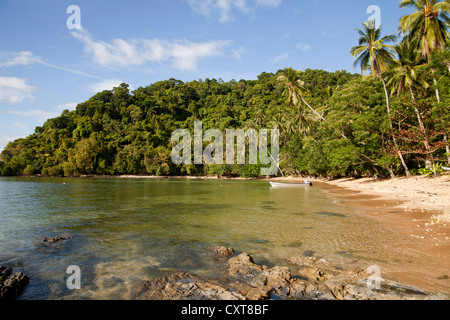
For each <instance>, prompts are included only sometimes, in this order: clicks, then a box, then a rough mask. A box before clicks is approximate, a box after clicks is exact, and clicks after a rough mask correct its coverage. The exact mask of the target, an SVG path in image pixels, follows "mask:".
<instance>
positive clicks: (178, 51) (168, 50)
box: [72, 30, 228, 70]
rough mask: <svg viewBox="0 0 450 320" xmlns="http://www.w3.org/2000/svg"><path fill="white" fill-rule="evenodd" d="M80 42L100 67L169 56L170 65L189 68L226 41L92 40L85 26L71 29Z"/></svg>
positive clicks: (148, 60) (123, 64)
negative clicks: (108, 41) (81, 28)
mask: <svg viewBox="0 0 450 320" xmlns="http://www.w3.org/2000/svg"><path fill="white" fill-rule="evenodd" d="M72 35H73V36H74V37H75V38H77V39H78V40H79V41H81V42H82V43H83V44H84V51H85V52H86V53H87V54H88V55H89V56H91V57H92V60H93V61H94V62H95V63H97V64H99V65H100V66H102V67H112V68H113V67H129V66H142V65H144V64H146V63H148V62H153V63H161V62H163V61H167V60H171V61H172V64H173V67H175V68H177V69H180V70H193V69H195V68H196V67H197V64H198V62H199V60H200V59H204V58H208V57H212V56H217V55H220V54H221V50H220V49H222V48H223V47H225V46H226V45H228V41H220V40H218V41H209V42H199V43H196V42H191V41H188V40H175V41H173V42H169V41H166V40H160V39H131V40H124V39H114V40H112V42H111V43H107V42H104V41H97V40H94V39H93V38H92V37H91V36H90V34H89V33H88V32H87V31H86V30H78V31H75V32H72Z"/></svg>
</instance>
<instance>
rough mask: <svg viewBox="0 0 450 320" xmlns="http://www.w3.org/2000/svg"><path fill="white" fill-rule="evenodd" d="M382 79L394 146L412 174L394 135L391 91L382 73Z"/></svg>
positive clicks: (406, 170) (406, 169)
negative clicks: (390, 101) (390, 100)
mask: <svg viewBox="0 0 450 320" xmlns="http://www.w3.org/2000/svg"><path fill="white" fill-rule="evenodd" d="M380 79H381V82H383V88H384V94H385V96H386V107H387V113H388V117H389V126H390V127H391V133H392V140H393V141H394V146H395V149H396V151H397V154H398V156H399V157H400V161H401V162H402V166H403V168H404V169H405V173H406V175H407V176H411V172H410V171H409V169H408V166H407V165H406V162H405V159H403V155H402V152H401V151H400V148H399V147H398V143H397V139H396V138H395V135H394V126H393V125H392V118H391V106H390V103H389V93H388V91H387V87H386V82H385V81H384V79H383V75H382V74H381V73H380Z"/></svg>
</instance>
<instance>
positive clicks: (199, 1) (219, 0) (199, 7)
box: [185, 0, 283, 23]
mask: <svg viewBox="0 0 450 320" xmlns="http://www.w3.org/2000/svg"><path fill="white" fill-rule="evenodd" d="M185 1H187V2H188V3H189V5H190V7H191V8H192V9H193V10H194V11H195V12H197V13H199V14H202V15H204V16H207V17H210V16H211V15H218V16H219V21H220V22H222V23H224V22H230V21H232V20H233V16H234V11H237V12H239V13H242V14H248V13H250V12H254V11H255V10H256V9H257V8H260V7H265V8H276V7H278V6H279V5H280V4H281V2H282V1H283V0H185Z"/></svg>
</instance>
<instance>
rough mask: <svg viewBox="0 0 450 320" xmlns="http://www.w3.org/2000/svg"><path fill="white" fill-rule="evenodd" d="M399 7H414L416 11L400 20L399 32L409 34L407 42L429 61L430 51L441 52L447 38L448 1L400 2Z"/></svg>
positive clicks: (410, 0) (406, 0)
mask: <svg viewBox="0 0 450 320" xmlns="http://www.w3.org/2000/svg"><path fill="white" fill-rule="evenodd" d="M400 7H401V8H405V7H414V8H415V9H416V11H415V12H414V13H411V14H409V15H406V16H403V17H402V18H401V19H400V27H399V30H400V31H401V32H402V33H409V35H408V40H409V41H410V42H412V43H415V44H416V45H417V46H418V47H419V48H420V50H421V53H422V56H423V57H424V58H425V59H427V61H428V62H429V61H430V56H431V51H432V50H438V51H439V50H442V49H443V48H444V47H445V43H446V41H447V40H448V38H449V33H448V26H449V21H450V19H449V17H448V16H447V13H449V12H450V1H449V0H444V1H438V0H401V1H400Z"/></svg>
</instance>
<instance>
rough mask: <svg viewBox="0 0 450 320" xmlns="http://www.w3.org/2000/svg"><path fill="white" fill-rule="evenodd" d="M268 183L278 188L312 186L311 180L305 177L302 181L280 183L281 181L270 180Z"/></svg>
mask: <svg viewBox="0 0 450 320" xmlns="http://www.w3.org/2000/svg"><path fill="white" fill-rule="evenodd" d="M270 185H271V186H272V188H278V187H308V186H312V183H311V181H309V179H306V180H305V182H303V183H282V182H274V181H270Z"/></svg>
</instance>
